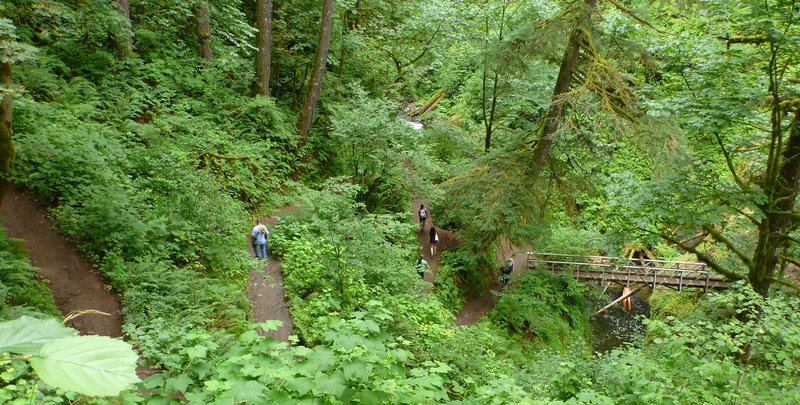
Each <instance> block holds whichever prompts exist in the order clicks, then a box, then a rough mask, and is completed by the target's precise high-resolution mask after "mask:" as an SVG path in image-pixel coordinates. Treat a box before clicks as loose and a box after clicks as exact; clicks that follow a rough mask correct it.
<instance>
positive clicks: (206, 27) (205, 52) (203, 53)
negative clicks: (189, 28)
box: [194, 1, 211, 65]
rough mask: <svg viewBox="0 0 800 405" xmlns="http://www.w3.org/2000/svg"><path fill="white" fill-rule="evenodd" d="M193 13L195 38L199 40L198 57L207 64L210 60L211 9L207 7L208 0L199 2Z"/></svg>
mask: <svg viewBox="0 0 800 405" xmlns="http://www.w3.org/2000/svg"><path fill="white" fill-rule="evenodd" d="M194 14H195V18H196V19H197V39H198V40H199V41H200V57H202V58H203V59H204V60H205V61H206V65H208V64H209V63H210V62H211V11H210V10H209V8H208V2H207V1H202V2H200V4H199V5H198V6H197V8H196V9H195V12H194Z"/></svg>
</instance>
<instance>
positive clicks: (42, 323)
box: [0, 316, 78, 354]
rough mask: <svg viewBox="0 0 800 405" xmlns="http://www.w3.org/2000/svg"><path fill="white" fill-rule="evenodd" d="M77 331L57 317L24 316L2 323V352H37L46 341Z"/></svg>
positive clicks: (0, 338) (0, 339)
mask: <svg viewBox="0 0 800 405" xmlns="http://www.w3.org/2000/svg"><path fill="white" fill-rule="evenodd" d="M76 333H78V332H77V331H76V330H75V329H72V328H68V327H66V326H64V325H62V324H61V322H58V321H56V320H55V319H36V318H31V317H30V316H23V317H21V318H19V319H15V320H13V321H8V322H3V323H0V353H3V352H9V353H18V354H36V353H37V352H38V351H39V349H41V347H42V346H43V345H44V344H45V343H47V342H51V341H53V340H56V339H60V338H63V337H66V336H72V335H75V334H76Z"/></svg>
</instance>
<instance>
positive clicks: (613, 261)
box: [527, 252, 728, 291]
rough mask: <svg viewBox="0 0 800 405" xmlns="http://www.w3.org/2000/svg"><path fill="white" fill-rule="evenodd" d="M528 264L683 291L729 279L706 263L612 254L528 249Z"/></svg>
mask: <svg viewBox="0 0 800 405" xmlns="http://www.w3.org/2000/svg"><path fill="white" fill-rule="evenodd" d="M527 264H528V267H535V266H537V265H545V266H546V267H547V269H548V270H550V271H552V272H557V273H562V272H567V271H569V272H572V274H573V275H574V276H575V278H576V279H583V280H587V279H588V280H596V281H599V282H602V283H605V282H607V281H609V282H614V283H618V284H623V285H630V284H631V283H646V284H650V285H651V287H652V288H654V289H655V288H658V287H664V288H673V289H676V290H678V291H683V288H685V287H695V288H703V289H704V290H706V291H708V289H709V288H726V287H727V286H728V283H727V281H726V280H725V279H724V278H722V277H719V276H714V275H712V274H711V272H709V271H708V270H706V265H705V264H704V263H695V262H680V261H668V260H650V259H627V258H622V257H609V256H587V255H568V254H558V253H536V252H528V263H527Z"/></svg>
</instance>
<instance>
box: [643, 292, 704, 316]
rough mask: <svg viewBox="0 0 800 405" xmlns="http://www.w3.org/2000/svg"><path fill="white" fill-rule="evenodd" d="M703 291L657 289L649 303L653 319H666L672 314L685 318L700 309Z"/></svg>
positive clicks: (651, 295)
mask: <svg viewBox="0 0 800 405" xmlns="http://www.w3.org/2000/svg"><path fill="white" fill-rule="evenodd" d="M701 295H702V292H699V291H698V292H697V293H694V294H692V293H689V292H680V293H679V292H676V291H672V290H655V291H653V293H652V294H650V298H648V300H647V303H648V304H649V305H650V316H651V317H652V318H653V319H665V318H666V317H668V316H672V317H675V318H678V319H683V318H685V317H686V316H688V315H689V314H692V313H695V312H696V311H697V310H698V301H699V299H700V296H701Z"/></svg>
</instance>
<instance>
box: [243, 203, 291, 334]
mask: <svg viewBox="0 0 800 405" xmlns="http://www.w3.org/2000/svg"><path fill="white" fill-rule="evenodd" d="M297 210H298V208H297V207H296V206H294V205H288V206H285V207H283V208H279V209H278V210H276V211H275V212H273V213H272V214H271V215H270V216H269V217H267V218H266V219H265V220H264V222H265V223H266V225H268V226H270V227H273V226H275V225H277V224H278V218H280V217H281V216H283V215H285V214H287V213H290V212H296V211H297ZM248 245H249V244H248ZM248 249H249V251H250V254H251V255H252V256H255V254H254V253H253V249H252V246H250V247H248ZM267 250H268V251H267V259H268V260H267V265H266V266H265V267H263V268H262V271H261V272H259V271H257V270H255V269H253V270H250V280H249V281H248V282H247V299H249V300H250V304H251V306H252V307H251V314H252V316H253V321H254V322H258V323H261V322H264V321H266V320H269V319H276V320H279V321H282V322H283V325H282V326H281V327H279V328H278V329H277V330H272V331H268V332H266V333H264V331H261V330H260V331H259V333H261V334H266V335H267V336H271V337H273V338H275V339H276V340H279V341H281V342H287V341H289V335H290V334H291V333H292V329H294V321H293V320H292V314H291V313H289V308H288V306H287V305H286V296H285V294H284V288H283V270H282V267H281V262H280V260H278V259H276V258H275V256H274V255H273V254H272V252H270V251H269V246H268V247H267ZM262 274H263V275H265V276H267V279H266V280H265V279H264V277H263V276H262Z"/></svg>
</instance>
